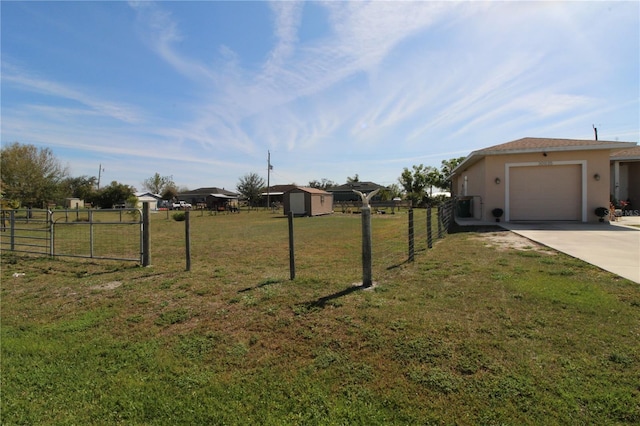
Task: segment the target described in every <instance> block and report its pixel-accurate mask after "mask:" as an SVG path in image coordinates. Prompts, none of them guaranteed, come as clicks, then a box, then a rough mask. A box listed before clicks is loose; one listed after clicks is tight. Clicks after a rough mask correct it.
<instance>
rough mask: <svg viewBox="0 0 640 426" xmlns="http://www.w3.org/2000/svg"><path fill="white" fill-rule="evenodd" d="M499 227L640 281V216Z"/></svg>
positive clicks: (508, 224) (516, 224)
mask: <svg viewBox="0 0 640 426" xmlns="http://www.w3.org/2000/svg"><path fill="white" fill-rule="evenodd" d="M500 225H501V226H502V227H503V228H505V229H508V230H509V231H512V232H515V233H516V234H518V235H522V236H523V237H526V238H528V239H530V240H532V241H535V242H537V243H539V244H543V245H545V246H547V247H551V248H553V249H555V250H557V251H560V252H562V253H566V254H568V255H569V256H573V257H576V258H578V259H581V260H583V261H585V262H588V263H591V264H592V265H595V266H598V267H600V268H602V269H604V270H606V271H609V272H613V273H614V274H616V275H620V276H621V277H624V278H627V279H629V280H631V281H634V282H636V283H639V284H640V228H639V227H635V226H634V225H636V226H638V225H640V217H638V216H636V217H622V218H619V220H618V221H616V222H612V223H611V224H609V223H570V222H560V223H553V222H546V223H501V224H500Z"/></svg>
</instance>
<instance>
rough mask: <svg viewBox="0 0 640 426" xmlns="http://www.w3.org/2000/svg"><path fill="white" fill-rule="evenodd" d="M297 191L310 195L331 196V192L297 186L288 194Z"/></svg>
mask: <svg viewBox="0 0 640 426" xmlns="http://www.w3.org/2000/svg"><path fill="white" fill-rule="evenodd" d="M295 190H300V191H304V192H307V193H309V194H321V195H331V193H330V192H327V191H324V190H322V189H318V188H310V187H308V186H296V187H295V188H291V189H290V190H288V191H287V192H291V191H295Z"/></svg>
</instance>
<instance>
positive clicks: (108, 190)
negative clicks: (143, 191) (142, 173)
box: [91, 180, 135, 209]
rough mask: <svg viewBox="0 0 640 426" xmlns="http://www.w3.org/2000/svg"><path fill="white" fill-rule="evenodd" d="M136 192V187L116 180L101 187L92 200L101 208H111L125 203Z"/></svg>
mask: <svg viewBox="0 0 640 426" xmlns="http://www.w3.org/2000/svg"><path fill="white" fill-rule="evenodd" d="M134 193H135V188H133V187H131V186H129V185H125V184H123V183H118V182H116V181H115V180H114V181H113V182H111V184H110V185H109V186H105V187H104V188H100V190H98V191H97V193H96V194H95V198H93V199H91V202H92V203H93V204H94V205H95V206H98V207H100V208H103V209H111V208H113V207H114V206H115V205H116V204H124V203H126V201H127V200H128V199H129V198H131V196H132V195H134Z"/></svg>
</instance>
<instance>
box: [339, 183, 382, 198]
mask: <svg viewBox="0 0 640 426" xmlns="http://www.w3.org/2000/svg"><path fill="white" fill-rule="evenodd" d="M354 189H355V190H356V191H360V192H362V193H363V194H368V193H370V192H373V191H375V190H376V189H385V187H384V186H382V185H378V184H377V183H373V182H349V183H345V184H344V185H340V186H334V187H333V188H328V189H327V192H330V193H331V194H333V202H334V203H342V202H359V201H361V200H362V199H361V198H360V195H358V194H356V193H355V192H353V190H354ZM379 199H380V194H377V195H376V196H375V197H373V201H376V200H379Z"/></svg>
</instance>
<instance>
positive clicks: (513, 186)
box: [507, 164, 583, 221]
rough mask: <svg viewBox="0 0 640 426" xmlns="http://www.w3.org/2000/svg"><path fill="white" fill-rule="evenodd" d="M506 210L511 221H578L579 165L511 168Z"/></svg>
mask: <svg viewBox="0 0 640 426" xmlns="http://www.w3.org/2000/svg"><path fill="white" fill-rule="evenodd" d="M507 170H508V183H509V185H508V190H507V191H508V194H507V198H508V209H509V220H511V221H533V220H540V221H548V220H557V221H580V220H581V219H582V193H583V191H582V165H581V164H561V165H522V166H519V165H511V166H510V167H508V168H507Z"/></svg>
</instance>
